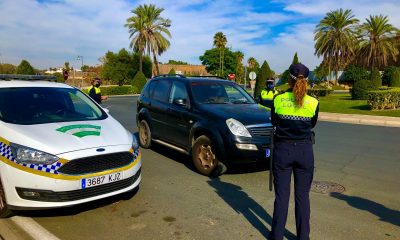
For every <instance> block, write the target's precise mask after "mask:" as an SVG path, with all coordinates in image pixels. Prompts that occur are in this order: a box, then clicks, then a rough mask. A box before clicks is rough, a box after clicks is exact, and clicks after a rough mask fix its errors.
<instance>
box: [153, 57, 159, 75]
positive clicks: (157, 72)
mask: <svg viewBox="0 0 400 240" xmlns="http://www.w3.org/2000/svg"><path fill="white" fill-rule="evenodd" d="M153 61H154V65H155V66H156V74H157V75H160V69H159V67H158V61H157V57H156V54H155V53H154V52H153Z"/></svg>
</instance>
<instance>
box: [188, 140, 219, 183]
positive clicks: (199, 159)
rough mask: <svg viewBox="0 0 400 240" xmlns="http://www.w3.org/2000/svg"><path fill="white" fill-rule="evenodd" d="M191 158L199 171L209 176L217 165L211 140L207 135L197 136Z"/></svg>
mask: <svg viewBox="0 0 400 240" xmlns="http://www.w3.org/2000/svg"><path fill="white" fill-rule="evenodd" d="M192 160H193V164H194V166H195V167H196V169H197V171H199V173H201V174H203V175H205V176H210V175H211V174H212V172H213V170H214V169H215V168H216V167H217V166H218V162H219V161H218V158H217V155H216V151H215V149H214V147H213V145H212V142H211V140H210V139H209V138H208V137H207V136H204V135H203V136H200V137H198V138H197V139H196V140H195V142H194V144H193V149H192Z"/></svg>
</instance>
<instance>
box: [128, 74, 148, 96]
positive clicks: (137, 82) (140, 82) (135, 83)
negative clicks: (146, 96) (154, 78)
mask: <svg viewBox="0 0 400 240" xmlns="http://www.w3.org/2000/svg"><path fill="white" fill-rule="evenodd" d="M146 83H147V78H146V76H144V74H143V73H142V72H140V71H139V72H137V73H136V75H135V77H134V78H133V80H132V87H134V88H135V90H136V91H138V92H141V91H142V89H143V87H144V85H145V84H146Z"/></svg>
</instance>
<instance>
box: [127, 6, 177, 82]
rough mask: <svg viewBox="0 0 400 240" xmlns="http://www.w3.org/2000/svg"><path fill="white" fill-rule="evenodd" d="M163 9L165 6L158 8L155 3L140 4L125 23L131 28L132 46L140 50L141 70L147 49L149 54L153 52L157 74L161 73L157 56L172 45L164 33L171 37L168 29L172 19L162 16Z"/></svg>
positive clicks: (136, 50)
mask: <svg viewBox="0 0 400 240" xmlns="http://www.w3.org/2000/svg"><path fill="white" fill-rule="evenodd" d="M163 11H164V9H163V8H157V7H156V6H155V5H154V4H150V5H147V4H143V5H139V6H138V7H137V8H135V9H133V10H131V13H133V16H132V17H129V18H128V19H127V20H126V24H125V25H124V26H125V27H127V28H128V29H129V34H130V36H129V38H131V39H132V40H131V44H130V47H131V48H132V49H133V50H134V51H135V52H139V70H140V71H143V68H142V63H143V62H142V56H143V54H144V52H145V50H146V49H147V52H148V53H149V54H153V59H154V64H155V65H156V72H157V75H158V74H159V68H158V62H157V56H159V55H161V54H162V53H163V52H165V51H166V50H167V49H168V48H169V46H170V42H169V41H168V39H167V38H166V37H165V36H164V35H166V36H168V37H171V33H170V32H169V30H168V28H169V27H170V26H171V20H169V19H165V18H162V17H161V16H160V15H161V13H162V12H163Z"/></svg>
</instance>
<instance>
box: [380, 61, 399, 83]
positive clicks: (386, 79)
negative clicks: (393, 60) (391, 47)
mask: <svg viewBox="0 0 400 240" xmlns="http://www.w3.org/2000/svg"><path fill="white" fill-rule="evenodd" d="M395 69H396V67H395V66H388V67H386V68H385V71H383V75H382V84H383V85H386V86H388V85H389V83H390V80H391V78H392V74H393V71H394V70H395Z"/></svg>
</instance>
